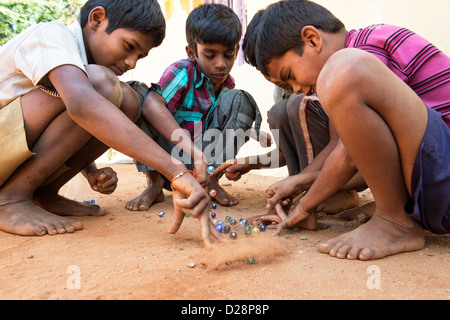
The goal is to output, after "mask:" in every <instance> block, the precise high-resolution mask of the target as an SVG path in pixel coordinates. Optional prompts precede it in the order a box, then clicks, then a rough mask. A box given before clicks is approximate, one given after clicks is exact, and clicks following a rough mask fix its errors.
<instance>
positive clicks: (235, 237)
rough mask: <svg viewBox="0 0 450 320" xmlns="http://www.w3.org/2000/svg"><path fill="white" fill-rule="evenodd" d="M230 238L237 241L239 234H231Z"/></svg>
mask: <svg viewBox="0 0 450 320" xmlns="http://www.w3.org/2000/svg"><path fill="white" fill-rule="evenodd" d="M230 238H231V239H233V240H236V239H237V233H236V232H232V233H230Z"/></svg>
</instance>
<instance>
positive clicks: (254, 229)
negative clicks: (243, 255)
mask: <svg viewBox="0 0 450 320" xmlns="http://www.w3.org/2000/svg"><path fill="white" fill-rule="evenodd" d="M259 231H260V230H259V227H258V226H257V225H254V226H253V227H252V233H253V234H258V233H259Z"/></svg>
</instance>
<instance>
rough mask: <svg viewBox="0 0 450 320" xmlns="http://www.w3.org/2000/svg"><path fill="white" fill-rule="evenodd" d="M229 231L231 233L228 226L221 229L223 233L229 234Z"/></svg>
mask: <svg viewBox="0 0 450 320" xmlns="http://www.w3.org/2000/svg"><path fill="white" fill-rule="evenodd" d="M230 231H231V228H230V226H225V227H223V233H230Z"/></svg>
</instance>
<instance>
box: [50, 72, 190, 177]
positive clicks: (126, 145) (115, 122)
mask: <svg viewBox="0 0 450 320" xmlns="http://www.w3.org/2000/svg"><path fill="white" fill-rule="evenodd" d="M49 79H50V81H51V82H52V84H53V86H54V87H55V89H56V90H57V91H58V93H59V94H60V96H61V99H62V100H63V102H64V105H65V106H66V109H67V112H68V114H69V116H70V117H71V118H72V119H73V120H74V121H75V122H76V123H78V124H79V125H80V126H81V127H83V128H84V129H85V130H86V131H88V132H89V133H91V134H92V135H93V136H94V137H96V138H97V139H99V140H100V141H101V142H103V143H104V144H106V145H107V146H109V147H111V148H113V149H115V150H118V151H120V152H122V153H124V154H126V155H128V156H129V157H131V158H133V159H136V160H138V161H140V162H142V163H145V164H148V165H150V166H152V167H153V168H155V169H156V170H158V171H159V172H161V173H162V174H163V175H164V176H166V177H167V178H168V179H169V180H171V179H172V178H173V177H174V176H176V175H177V174H178V173H180V172H181V171H183V170H185V169H184V165H182V164H175V163H173V161H171V157H170V155H168V154H167V153H166V152H164V151H163V150H162V149H161V148H160V147H159V146H158V145H157V144H156V143H155V142H154V141H153V140H152V139H150V138H149V137H148V136H147V135H146V134H145V133H144V132H143V131H142V130H140V129H139V128H138V127H137V126H136V125H135V124H134V123H133V122H132V121H131V120H130V119H128V117H127V116H125V114H123V113H122V112H121V111H120V110H119V109H118V108H117V107H115V106H114V105H113V104H112V103H111V102H109V101H108V100H107V99H106V98H104V97H103V96H101V95H100V94H99V93H98V92H97V91H96V90H95V89H94V87H93V86H92V85H91V83H90V81H89V79H88V78H87V76H86V75H85V73H84V72H83V71H82V70H80V69H79V68H77V67H74V66H71V65H64V66H60V67H57V68H55V69H53V70H52V71H50V73H49ZM155 149H156V150H159V151H161V152H157V153H155Z"/></svg>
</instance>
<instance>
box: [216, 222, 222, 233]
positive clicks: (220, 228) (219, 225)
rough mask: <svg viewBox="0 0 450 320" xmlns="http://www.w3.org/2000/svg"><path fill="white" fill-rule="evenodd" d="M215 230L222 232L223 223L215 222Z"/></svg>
mask: <svg viewBox="0 0 450 320" xmlns="http://www.w3.org/2000/svg"><path fill="white" fill-rule="evenodd" d="M216 229H217V231H219V232H222V231H223V224H219V223H218V224H217V226H216Z"/></svg>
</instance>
